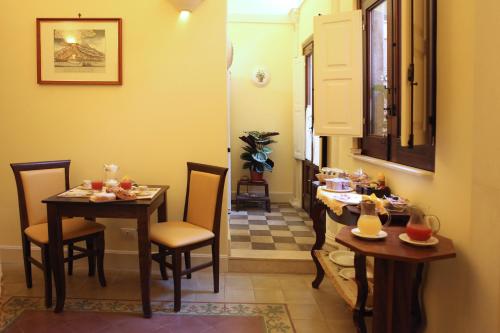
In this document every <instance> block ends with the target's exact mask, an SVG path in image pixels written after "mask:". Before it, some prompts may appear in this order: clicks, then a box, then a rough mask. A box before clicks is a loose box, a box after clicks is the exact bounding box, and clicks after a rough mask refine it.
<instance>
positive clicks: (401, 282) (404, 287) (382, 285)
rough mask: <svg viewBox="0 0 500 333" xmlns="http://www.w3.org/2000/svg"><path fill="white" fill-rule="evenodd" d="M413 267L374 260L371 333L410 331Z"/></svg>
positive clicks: (389, 261) (404, 263) (408, 264)
mask: <svg viewBox="0 0 500 333" xmlns="http://www.w3.org/2000/svg"><path fill="white" fill-rule="evenodd" d="M414 272H415V265H414V264H411V263H406V262H399V261H393V260H385V259H380V258H375V272H374V273H375V276H374V279H375V280H374V294H373V297H374V300H373V332H374V333H406V332H414V331H413V330H412V328H411V323H412V282H413V276H414Z"/></svg>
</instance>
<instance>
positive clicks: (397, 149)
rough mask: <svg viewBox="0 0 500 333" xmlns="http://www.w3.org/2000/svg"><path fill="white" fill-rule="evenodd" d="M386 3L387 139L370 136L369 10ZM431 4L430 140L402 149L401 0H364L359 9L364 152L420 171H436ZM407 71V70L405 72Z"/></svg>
mask: <svg viewBox="0 0 500 333" xmlns="http://www.w3.org/2000/svg"><path fill="white" fill-rule="evenodd" d="M383 1H387V35H388V36H387V50H388V51H387V62H388V69H387V76H388V88H389V89H388V97H387V101H388V103H387V104H388V106H389V109H390V110H389V112H388V117H387V122H388V124H387V136H385V137H384V136H375V135H370V134H369V133H370V125H371V119H370V109H369V101H370V77H369V75H370V68H369V59H370V47H369V45H368V43H369V33H370V29H369V24H370V15H369V11H370V9H373V8H374V7H376V6H377V5H379V4H380V3H382V2H383ZM428 1H429V11H430V14H431V15H430V22H429V29H430V40H431V41H430V44H429V48H430V49H429V55H430V59H431V61H429V64H428V66H427V68H426V73H427V77H428V81H429V87H428V90H427V92H426V93H427V96H428V100H427V105H426V117H427V118H428V121H427V131H426V132H427V136H428V137H427V140H426V144H424V145H419V146H414V147H412V148H410V147H403V146H401V104H402V103H401V94H400V90H401V89H400V87H401V71H402V70H403V69H402V68H401V48H400V44H401V43H400V40H401V13H400V10H401V0H361V1H358V8H360V9H361V10H362V11H363V25H364V26H363V78H364V79H363V138H362V140H361V142H362V153H363V155H367V156H370V157H374V158H378V159H382V160H387V161H390V162H394V163H399V164H403V165H407V166H411V167H415V168H419V169H424V170H428V171H434V169H435V142H436V139H435V138H436V61H437V60H436V37H437V22H436V17H437V15H436V9H437V1H436V0H428ZM405 70H406V69H405Z"/></svg>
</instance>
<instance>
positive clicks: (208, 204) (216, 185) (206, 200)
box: [184, 162, 227, 239]
mask: <svg viewBox="0 0 500 333" xmlns="http://www.w3.org/2000/svg"><path fill="white" fill-rule="evenodd" d="M187 168H188V180H187V188H186V202H185V205H184V221H186V222H189V223H192V224H195V225H197V226H199V227H203V228H205V229H208V230H211V231H212V232H213V233H214V234H215V235H216V236H218V235H219V231H220V217H221V208H222V197H223V194H224V182H225V180H226V173H227V168H221V167H217V166H211V165H205V164H198V163H193V162H188V163H187ZM217 239H218V237H217Z"/></svg>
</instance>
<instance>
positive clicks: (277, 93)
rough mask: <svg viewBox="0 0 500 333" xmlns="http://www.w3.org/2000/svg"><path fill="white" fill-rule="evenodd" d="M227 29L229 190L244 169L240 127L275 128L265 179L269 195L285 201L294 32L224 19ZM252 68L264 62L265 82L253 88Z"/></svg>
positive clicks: (289, 175)
mask: <svg viewBox="0 0 500 333" xmlns="http://www.w3.org/2000/svg"><path fill="white" fill-rule="evenodd" d="M228 32H229V37H230V40H231V41H232V43H233V46H234V61H233V65H232V67H231V88H230V96H231V99H230V100H231V101H230V110H231V111H230V113H231V150H232V153H231V165H232V167H231V171H232V180H233V189H232V190H233V191H236V183H237V181H238V179H240V178H241V176H242V175H248V174H249V171H248V170H243V169H242V168H241V167H242V165H243V161H242V160H241V159H240V154H241V153H242V151H243V150H242V149H241V147H242V146H244V143H243V142H242V141H241V140H239V139H238V137H239V136H241V135H243V134H244V133H243V132H245V131H250V130H258V131H276V132H279V133H280V135H279V136H276V137H275V140H276V141H278V142H277V143H274V144H272V145H270V147H271V148H272V149H273V153H272V154H271V156H270V157H271V159H272V160H273V161H274V162H275V169H274V171H273V172H272V173H268V172H266V173H265V175H264V177H265V179H267V180H268V182H269V189H270V191H271V198H272V199H273V200H274V201H279V202H285V201H288V200H290V199H291V197H292V193H293V162H294V160H293V142H292V57H293V54H294V46H295V44H294V30H293V25H292V24H275V23H229V25H228ZM256 66H265V67H266V68H267V69H268V71H269V74H270V77H271V79H270V81H269V83H268V84H267V85H266V86H265V87H257V86H255V85H254V84H253V82H252V80H251V77H252V73H253V71H254V68H255V67H256Z"/></svg>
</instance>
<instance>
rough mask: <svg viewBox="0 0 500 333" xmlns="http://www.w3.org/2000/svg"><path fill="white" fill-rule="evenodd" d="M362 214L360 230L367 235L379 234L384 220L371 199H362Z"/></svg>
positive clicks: (359, 221) (359, 222) (359, 220)
mask: <svg viewBox="0 0 500 333" xmlns="http://www.w3.org/2000/svg"><path fill="white" fill-rule="evenodd" d="M360 206H361V215H360V216H359V219H358V229H359V232H360V233H362V234H363V235H366V236H377V235H378V234H379V232H380V231H381V230H382V221H380V217H379V216H378V213H377V210H376V205H375V203H374V202H373V201H371V200H366V201H362V202H361V204H360Z"/></svg>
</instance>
